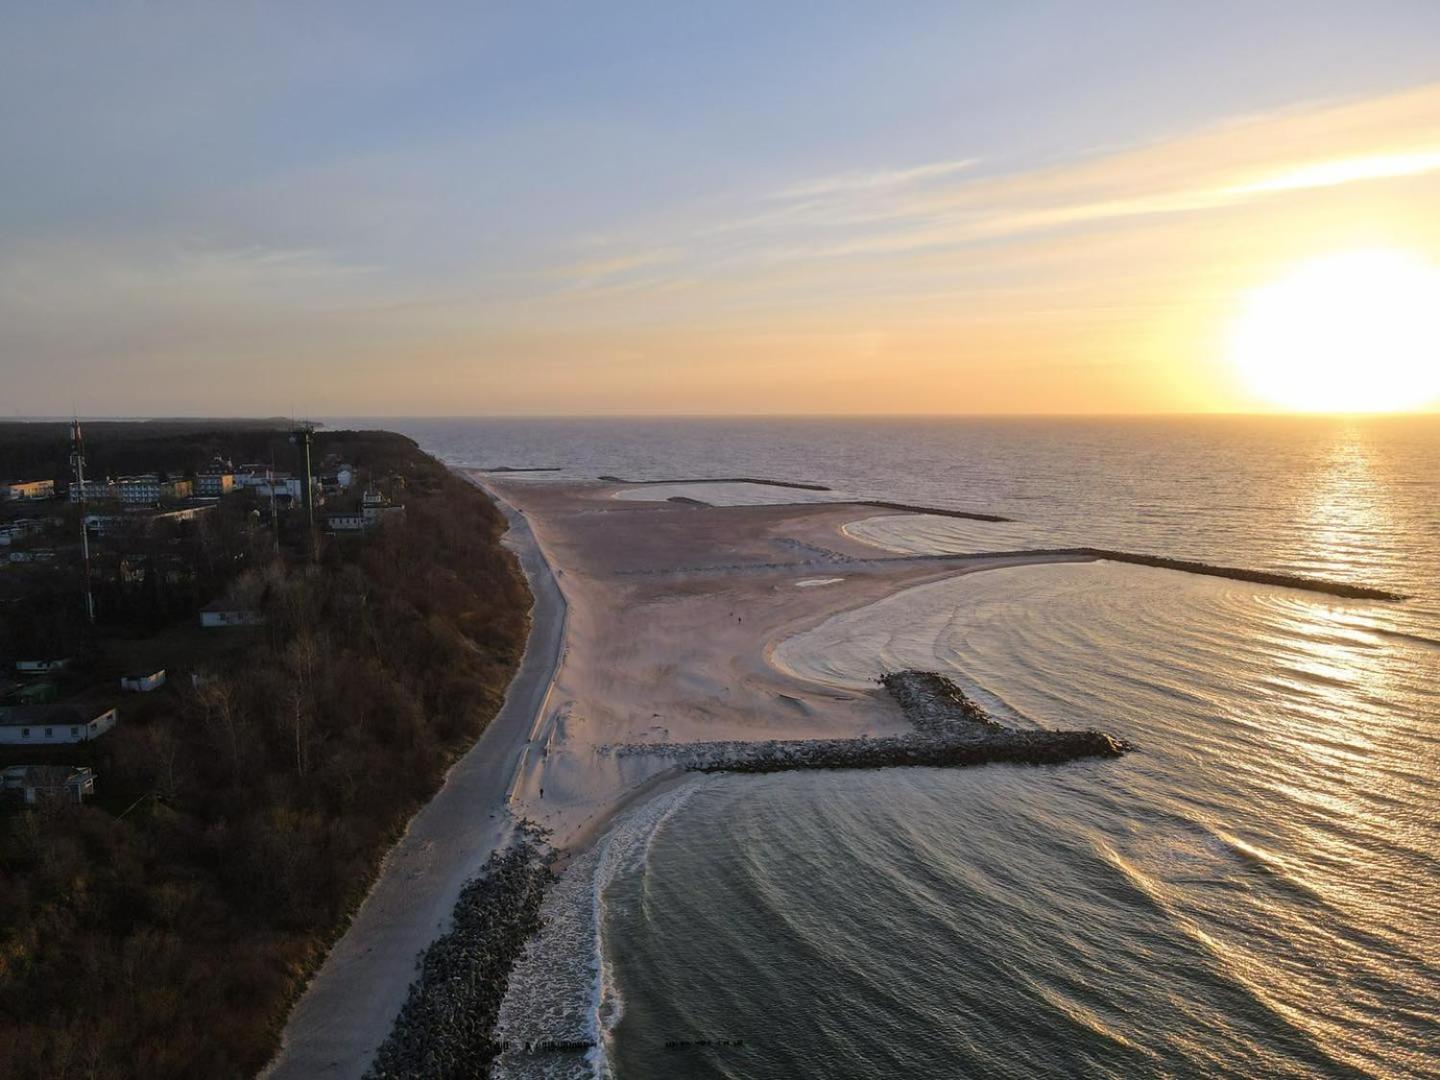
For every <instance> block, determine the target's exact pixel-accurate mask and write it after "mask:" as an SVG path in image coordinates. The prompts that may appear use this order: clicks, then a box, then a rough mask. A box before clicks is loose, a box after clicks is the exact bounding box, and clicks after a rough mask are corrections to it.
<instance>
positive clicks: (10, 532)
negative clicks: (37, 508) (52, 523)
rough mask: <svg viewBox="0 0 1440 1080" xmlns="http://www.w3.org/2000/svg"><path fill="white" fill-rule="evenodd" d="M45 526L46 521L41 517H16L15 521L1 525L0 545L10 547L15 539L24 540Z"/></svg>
mask: <svg viewBox="0 0 1440 1080" xmlns="http://www.w3.org/2000/svg"><path fill="white" fill-rule="evenodd" d="M44 528H45V523H44V522H43V521H41V520H40V519H39V518H16V519H15V520H14V521H11V522H7V523H6V524H4V525H0V547H9V546H10V545H11V544H13V543H15V541H17V540H23V539H25V537H27V536H31V535H33V534H35V533H38V532H40V531H42V530H43V529H44Z"/></svg>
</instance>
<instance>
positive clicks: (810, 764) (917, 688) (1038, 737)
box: [610, 671, 1131, 773]
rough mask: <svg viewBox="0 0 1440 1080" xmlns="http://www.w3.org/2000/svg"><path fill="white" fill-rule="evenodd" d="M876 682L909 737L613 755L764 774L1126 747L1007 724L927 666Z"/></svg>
mask: <svg viewBox="0 0 1440 1080" xmlns="http://www.w3.org/2000/svg"><path fill="white" fill-rule="evenodd" d="M880 682H881V684H882V685H883V686H885V688H886V689H887V690H889V691H890V693H891V695H892V696H893V697H894V698H895V700H896V701H897V702H898V703H899V705H900V708H901V710H902V711H903V712H904V713H905V716H906V718H907V719H908V720H909V721H910V722H911V724H913V725H914V726H915V728H916V730H915V732H914V733H913V734H909V735H893V736H885V737H881V738H866V737H862V738H859V739H772V740H765V741H758V742H745V741H729V742H702V743H625V744H623V745H620V746H615V747H611V748H610V750H611V752H612V753H615V754H619V755H634V754H650V755H655V756H660V757H668V758H671V759H673V760H675V761H676V762H677V764H679V765H680V766H681V767H682V768H685V769H688V770H689V771H691V772H703V773H717V772H734V773H769V772H786V771H790V770H795V769H889V768H900V767H904V766H915V765H929V766H939V767H944V768H957V767H963V766H968V765H986V764H990V763H997V762H1010V763H1012V764H1024V765H1056V764H1060V763H1062V762H1066V761H1077V760H1080V759H1082V758H1115V757H1119V756H1121V755H1122V754H1124V753H1126V752H1127V751H1129V750H1130V749H1131V747H1130V745H1129V744H1128V743H1126V742H1125V741H1124V740H1122V739H1117V738H1116V737H1115V736H1113V735H1109V734H1107V733H1105V732H1103V731H1041V730H1037V731H1020V730H1017V729H1014V728H1007V727H1004V726H1003V725H1001V724H1000V723H999V722H998V721H997V720H995V719H994V718H993V717H991V716H990V715H989V714H988V713H986V712H985V710H984V709H983V708H981V707H980V706H979V705H978V704H976V703H975V702H974V701H972V700H971V699H970V698H968V697H966V696H965V694H964V692H963V691H962V690H961V689H960V688H959V687H958V686H956V685H955V684H954V683H953V682H952V681H951V680H949V679H947V678H946V677H945V676H943V675H939V674H936V673H935V672H931V671H900V672H893V673H890V674H886V675H884V676H882V677H881V679H880Z"/></svg>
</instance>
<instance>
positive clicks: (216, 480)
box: [195, 472, 235, 496]
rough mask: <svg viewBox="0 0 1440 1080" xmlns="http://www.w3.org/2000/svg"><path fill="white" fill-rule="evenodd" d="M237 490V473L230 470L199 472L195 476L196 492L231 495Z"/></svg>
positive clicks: (198, 493) (199, 493) (211, 494)
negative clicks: (229, 471)
mask: <svg viewBox="0 0 1440 1080" xmlns="http://www.w3.org/2000/svg"><path fill="white" fill-rule="evenodd" d="M234 490H235V474H234V473H228V472H211V473H199V474H197V475H196V477H195V494H197V495H210V496H215V495H229V494H230V492H232V491H234Z"/></svg>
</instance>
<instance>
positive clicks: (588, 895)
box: [493, 776, 704, 1080]
mask: <svg viewBox="0 0 1440 1080" xmlns="http://www.w3.org/2000/svg"><path fill="white" fill-rule="evenodd" d="M703 783H704V778H703V777H699V776H696V777H693V778H691V779H688V780H686V781H685V782H684V783H682V784H680V785H679V786H677V787H675V788H673V789H671V790H669V791H666V792H664V793H663V794H661V795H659V796H657V797H655V798H654V799H651V800H650V801H648V802H646V803H643V804H642V805H640V806H638V807H636V808H634V809H633V810H631V811H629V812H628V813H626V814H623V815H621V816H620V817H619V818H617V819H616V820H615V822H614V823H612V824H611V826H610V828H609V830H608V831H607V832H606V833H605V835H604V836H603V837H601V838H600V840H598V841H597V842H596V843H595V844H594V845H592V846H591V847H590V848H589V849H588V850H587V851H586V852H584V853H583V854H582V855H580V856H579V857H578V858H576V859H575V860H574V861H572V862H571V863H570V865H569V866H567V867H566V869H565V872H564V873H563V874H561V875H560V878H559V880H557V881H556V882H555V883H554V884H553V885H552V886H551V888H550V890H549V891H548V892H547V893H546V896H545V901H544V903H543V904H542V906H541V910H540V914H541V918H542V920H543V923H544V925H543V927H542V929H541V931H540V933H539V934H537V935H536V936H535V937H534V938H532V939H531V940H530V941H529V942H528V943H527V944H526V947H525V952H524V954H523V955H522V956H521V958H520V960H519V961H518V962H517V963H516V965H515V969H514V971H512V972H511V975H510V985H509V988H508V989H507V990H506V993H505V1000H504V1001H503V1002H502V1003H501V1005H500V1015H499V1018H498V1020H497V1022H496V1026H495V1038H496V1040H497V1041H499V1042H501V1043H504V1044H507V1046H509V1047H512V1048H513V1047H520V1049H518V1050H517V1049H507V1050H506V1051H505V1052H504V1053H502V1054H501V1055H500V1057H499V1058H497V1059H496V1061H495V1066H494V1071H493V1075H494V1076H496V1077H498V1078H502V1080H531V1078H546V1080H562V1078H563V1080H571V1078H574V1080H581V1078H589V1077H608V1076H610V1075H611V1069H610V1063H609V1058H608V1055H607V1053H606V1044H607V1041H608V1039H609V1035H610V1032H611V1031H612V1030H614V1028H615V1025H616V1024H618V1023H619V1022H620V1017H621V1015H622V1014H623V1013H624V1002H623V999H622V998H621V996H620V992H619V989H618V988H617V986H616V985H615V981H614V976H613V973H612V971H611V967H610V964H609V962H608V961H607V959H606V957H605V949H604V941H603V934H604V926H605V894H606V892H607V891H608V890H609V888H610V885H611V884H612V883H613V882H614V881H615V880H616V879H617V878H619V877H620V876H621V875H622V874H627V873H630V872H633V871H636V870H639V869H641V868H643V867H645V866H646V865H647V864H648V862H649V857H650V849H651V846H652V845H653V843H654V841H655V837H656V835H657V834H658V833H659V831H660V830H661V828H663V827H664V825H665V822H666V821H668V820H669V818H670V816H671V815H672V814H674V813H675V811H676V810H678V809H679V808H680V807H681V806H683V805H684V804H685V802H686V801H688V800H689V798H690V796H691V795H693V794H694V793H695V791H696V790H698V788H699V786H700V785H701V784H703ZM544 1042H593V1043H594V1044H595V1049H594V1050H592V1051H591V1052H590V1053H589V1054H587V1055H585V1056H583V1057H582V1056H580V1055H577V1054H568V1053H557V1054H534V1053H528V1052H526V1051H525V1050H524V1049H523V1047H524V1045H525V1044H526V1043H531V1044H534V1043H544Z"/></svg>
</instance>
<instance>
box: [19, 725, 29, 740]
mask: <svg viewBox="0 0 1440 1080" xmlns="http://www.w3.org/2000/svg"><path fill="white" fill-rule="evenodd" d="M20 737H21V738H22V739H28V738H29V737H30V729H29V728H28V727H22V728H21V729H20Z"/></svg>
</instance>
